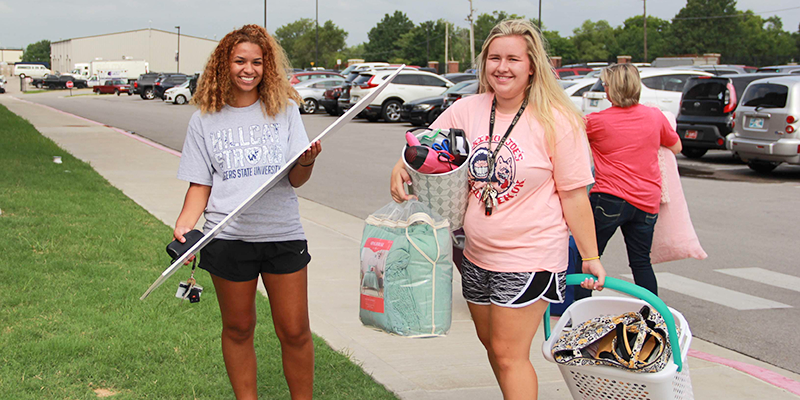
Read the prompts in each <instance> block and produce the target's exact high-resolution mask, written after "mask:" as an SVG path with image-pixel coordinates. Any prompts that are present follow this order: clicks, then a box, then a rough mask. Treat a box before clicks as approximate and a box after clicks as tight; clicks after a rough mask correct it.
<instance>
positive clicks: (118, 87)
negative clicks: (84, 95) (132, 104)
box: [92, 79, 133, 96]
mask: <svg viewBox="0 0 800 400" xmlns="http://www.w3.org/2000/svg"><path fill="white" fill-rule="evenodd" d="M92 91H93V92H95V93H97V94H111V93H114V94H116V95H117V96H119V94H120V93H127V94H128V96H130V95H132V94H133V93H132V92H131V85H129V84H128V81H126V80H124V79H113V80H108V81H105V82H103V84H102V85H97V86H95V87H94V88H92Z"/></svg>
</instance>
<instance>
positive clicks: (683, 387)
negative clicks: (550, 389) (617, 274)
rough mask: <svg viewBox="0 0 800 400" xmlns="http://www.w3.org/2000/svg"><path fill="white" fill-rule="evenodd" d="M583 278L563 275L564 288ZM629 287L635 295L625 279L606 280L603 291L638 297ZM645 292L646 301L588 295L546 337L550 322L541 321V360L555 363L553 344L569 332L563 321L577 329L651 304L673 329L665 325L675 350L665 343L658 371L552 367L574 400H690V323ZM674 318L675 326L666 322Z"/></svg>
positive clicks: (559, 365)
mask: <svg viewBox="0 0 800 400" xmlns="http://www.w3.org/2000/svg"><path fill="white" fill-rule="evenodd" d="M586 276H588V275H569V276H568V277H567V284H568V285H569V284H575V282H581V281H582V280H583V277H586ZM571 281H572V282H571ZM629 286H631V287H634V288H635V290H634V292H639V289H641V288H640V287H638V286H636V285H633V284H630V283H628V282H625V281H620V280H617V279H613V278H606V288H611V289H614V290H617V291H620V292H624V293H628V294H632V295H637V294H638V293H631V292H630V291H629V290H628V289H630V288H629ZM641 290H644V289H641ZM647 294H649V295H650V296H652V297H651V298H649V299H648V300H649V301H643V300H639V299H629V298H621V297H590V298H586V299H583V300H580V301H577V302H575V303H573V304H572V305H571V306H569V308H567V310H566V311H564V314H563V315H562V316H561V318H560V319H559V320H558V323H557V324H556V326H555V327H554V328H553V331H552V335H548V333H549V332H548V331H549V326H548V325H549V324H547V323H545V331H546V332H545V334H546V336H549V337H548V339H547V340H546V341H545V342H544V344H543V345H542V353H543V355H544V357H545V359H547V360H549V361H551V362H554V363H555V359H554V358H553V352H552V349H553V345H554V344H555V342H556V341H557V340H558V338H559V336H560V335H561V332H562V331H564V330H565V329H570V328H568V327H567V324H568V323H570V326H573V327H577V326H579V325H580V324H581V323H583V322H584V321H587V320H589V319H592V318H594V317H597V316H600V315H619V314H622V313H626V312H630V311H639V310H640V309H641V308H642V306H644V305H647V304H650V305H651V306H653V307H654V308H655V309H656V310H657V311H659V312H660V313H661V315H662V316H663V317H665V318H664V319H665V321H666V322H667V326H668V327H669V325H672V327H669V328H670V329H669V331H670V339H672V335H674V334H675V332H676V331H677V336H678V340H677V343H678V344H679V346H678V348H676V346H675V343H676V341H673V340H670V342H671V343H672V355H673V362H671V363H669V364H667V366H666V367H664V369H663V370H661V371H659V372H654V373H646V372H642V373H638V372H632V371H626V370H623V369H619V368H615V367H610V366H604V365H591V366H571V365H564V364H557V365H558V368H559V369H560V370H561V375H562V376H563V377H564V380H565V381H566V383H567V386H568V387H569V391H570V393H571V394H572V398H573V399H576V400H595V399H597V400H601V399H602V400H617V399H619V400H631V399H636V400H666V399H675V400H690V399H694V393H693V391H692V381H691V379H690V378H689V366H688V365H687V363H686V356H687V354H688V352H689V346H690V345H691V342H692V332H691V330H690V329H689V324H688V323H687V322H686V318H684V317H683V314H681V313H680V312H678V311H676V310H675V309H673V308H671V307H666V305H664V303H663V302H661V300H660V299H658V297H656V296H655V295H653V294H652V293H650V292H649V291H648V292H647ZM653 299H655V300H656V301H657V302H660V303H661V304H660V305H657V304H654V303H656V301H654V300H653ZM659 308H661V309H662V310H664V309H668V310H669V312H670V313H671V314H672V318H667V317H666V315H665V312H663V311H662V310H659ZM546 318H549V315H548V316H546ZM673 319H674V322H673V321H670V320H673ZM676 356H677V357H680V363H681V364H682V368H680V369H681V370H680V371H678V369H679V366H678V362H676V361H677V360H676V359H675V357H676Z"/></svg>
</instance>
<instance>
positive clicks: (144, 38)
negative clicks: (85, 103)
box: [50, 28, 218, 74]
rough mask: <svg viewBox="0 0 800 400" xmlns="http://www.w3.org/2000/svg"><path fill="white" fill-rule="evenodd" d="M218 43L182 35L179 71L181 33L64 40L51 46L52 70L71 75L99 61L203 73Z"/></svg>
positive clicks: (142, 32)
mask: <svg viewBox="0 0 800 400" xmlns="http://www.w3.org/2000/svg"><path fill="white" fill-rule="evenodd" d="M217 43H218V41H216V40H211V39H204V38H199V37H195V36H190V35H183V34H181V35H180V71H178V70H177V69H178V64H179V63H178V62H177V61H176V60H175V57H176V54H177V51H178V33H177V32H169V31H162V30H159V29H152V28H148V29H139V30H135V31H127V32H118V33H108V34H103V35H95V36H86V37H80V38H73V39H65V40H60V41H57V42H52V43H51V44H50V69H51V70H52V71H58V72H69V71H71V70H72V69H73V68H74V66H75V64H76V63H88V62H91V61H94V60H97V59H102V60H123V59H136V60H145V61H147V62H148V63H149V64H150V71H154V72H176V71H177V72H182V73H185V74H193V73H195V72H200V71H202V70H203V67H204V66H205V64H206V61H207V60H208V57H209V56H210V55H211V52H212V51H214V48H215V47H217Z"/></svg>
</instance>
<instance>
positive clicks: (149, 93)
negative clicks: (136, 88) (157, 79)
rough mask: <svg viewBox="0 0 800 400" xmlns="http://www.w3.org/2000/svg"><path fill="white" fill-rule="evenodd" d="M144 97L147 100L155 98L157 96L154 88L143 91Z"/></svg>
mask: <svg viewBox="0 0 800 400" xmlns="http://www.w3.org/2000/svg"><path fill="white" fill-rule="evenodd" d="M142 98H143V99H145V100H153V99H155V98H156V93H155V92H154V91H153V88H147V89H145V90H144V92H143V93H142Z"/></svg>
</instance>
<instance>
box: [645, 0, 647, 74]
mask: <svg viewBox="0 0 800 400" xmlns="http://www.w3.org/2000/svg"><path fill="white" fill-rule="evenodd" d="M644 62H647V0H644Z"/></svg>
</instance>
